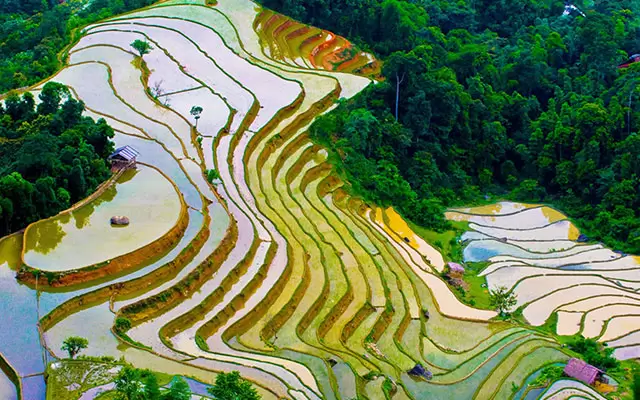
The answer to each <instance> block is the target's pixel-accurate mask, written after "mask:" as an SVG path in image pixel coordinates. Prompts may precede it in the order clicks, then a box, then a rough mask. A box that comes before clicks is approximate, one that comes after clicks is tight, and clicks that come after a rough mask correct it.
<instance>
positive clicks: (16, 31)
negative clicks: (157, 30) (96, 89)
mask: <svg viewBox="0 0 640 400" xmlns="http://www.w3.org/2000/svg"><path fill="white" fill-rule="evenodd" d="M153 2H154V0H117V1H112V0H92V1H88V2H87V1H58V0H4V1H1V2H0V93H4V92H6V91H8V90H9V89H14V88H18V87H24V86H29V85H32V84H34V83H36V82H38V81H40V80H42V79H45V78H47V77H48V76H50V75H52V74H53V73H54V72H56V71H57V70H58V69H59V68H60V60H59V58H58V53H59V52H60V51H61V50H62V49H63V48H64V46H65V45H66V44H68V43H69V42H70V41H71V40H72V39H73V37H75V36H76V35H77V32H74V29H75V28H78V27H81V26H83V25H86V24H89V23H92V22H95V21H98V20H100V19H104V18H107V17H109V16H112V15H114V14H119V13H122V12H125V11H130V10H135V9H137V8H140V7H144V6H147V5H149V4H152V3H153Z"/></svg>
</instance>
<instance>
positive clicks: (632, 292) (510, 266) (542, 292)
mask: <svg viewBox="0 0 640 400" xmlns="http://www.w3.org/2000/svg"><path fill="white" fill-rule="evenodd" d="M447 217H448V218H449V219H452V220H464V221H468V222H470V225H469V226H470V228H471V230H470V231H468V232H466V233H465V234H464V235H463V237H462V239H463V241H464V245H465V248H464V257H465V261H488V262H489V265H488V266H487V267H486V268H485V269H484V270H483V271H482V272H481V273H480V275H481V276H484V277H486V280H487V284H488V287H489V288H490V289H495V288H497V287H500V286H504V287H507V288H508V289H509V290H512V291H514V292H515V293H516V294H517V296H518V303H517V305H516V306H515V307H514V309H516V308H521V309H522V314H523V316H524V318H525V319H526V320H527V321H528V322H529V323H531V324H532V325H534V326H539V325H542V324H544V323H545V322H546V321H547V320H548V319H549V318H551V316H552V315H554V314H555V315H557V325H556V331H557V333H558V334H559V335H574V334H582V335H584V336H585V337H588V338H596V339H598V340H600V341H602V342H605V343H607V344H608V345H609V346H611V347H612V348H614V349H615V351H614V354H615V355H616V356H617V357H618V358H620V359H630V358H637V357H638V356H640V336H638V335H637V331H638V327H640V295H639V294H638V289H640V263H638V259H637V257H634V256H628V255H625V254H621V253H619V252H615V251H613V250H611V249H608V248H605V247H604V246H603V245H601V244H586V243H578V242H577V241H576V239H577V238H578V235H579V232H578V230H577V229H576V228H575V226H574V225H573V224H572V223H571V222H570V221H569V220H567V218H566V217H565V216H563V215H562V214H560V213H559V212H558V211H557V210H553V209H551V208H549V207H546V206H539V205H538V206H536V205H525V204H517V203H500V204H499V205H497V206H496V207H494V208H490V207H478V208H467V209H461V210H451V211H450V212H449V213H447Z"/></svg>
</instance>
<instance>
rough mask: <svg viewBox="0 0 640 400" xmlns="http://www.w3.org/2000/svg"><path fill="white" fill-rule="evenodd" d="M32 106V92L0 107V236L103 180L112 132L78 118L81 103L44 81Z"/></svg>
mask: <svg viewBox="0 0 640 400" xmlns="http://www.w3.org/2000/svg"><path fill="white" fill-rule="evenodd" d="M39 98H40V101H41V102H40V104H38V106H37V107H36V106H35V99H34V97H33V95H32V94H31V93H25V94H24V95H23V96H22V97H19V96H17V95H15V94H12V95H10V96H9V97H7V99H6V100H5V103H4V107H1V106H0V236H3V235H5V234H7V233H10V232H13V231H16V230H19V229H22V228H24V227H25V226H26V225H28V224H29V223H31V222H34V221H37V220H39V219H42V218H46V217H49V216H51V215H54V214H56V213H58V212H60V211H61V210H64V209H65V208H68V207H69V206H70V205H71V204H73V203H74V202H77V201H79V200H81V199H83V198H84V197H86V196H87V194H88V193H90V192H91V191H93V190H95V188H96V187H97V186H98V185H99V184H100V183H102V182H103V181H105V180H106V179H107V178H108V177H109V176H110V175H111V172H110V170H109V166H108V165H107V162H106V158H107V157H108V156H109V154H111V152H113V142H111V138H113V136H114V133H113V130H112V129H111V127H109V125H107V123H106V122H105V121H104V120H103V119H100V120H98V121H97V122H96V121H94V120H93V119H91V118H89V117H84V116H82V112H83V111H84V104H83V103H82V102H79V101H76V100H74V99H73V98H71V97H70V94H69V91H68V89H67V88H66V87H65V86H63V85H60V84H58V83H53V82H50V83H47V84H46V85H45V86H44V87H43V89H42V91H41V93H40V94H39Z"/></svg>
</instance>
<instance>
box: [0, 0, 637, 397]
mask: <svg viewBox="0 0 640 400" xmlns="http://www.w3.org/2000/svg"><path fill="white" fill-rule="evenodd" d="M133 43H145V45H144V46H143V48H140V46H135V48H134V46H132V44H133ZM62 56H63V57H64V60H65V63H64V67H63V68H62V69H61V70H60V71H59V72H57V73H56V74H55V75H53V76H51V77H50V78H49V79H48V80H46V81H44V82H40V83H38V84H36V85H35V86H32V87H29V88H25V89H21V91H20V94H21V95H22V94H23V93H26V92H30V93H32V94H33V95H34V96H35V97H34V98H35V102H36V103H38V102H39V101H40V97H39V94H40V93H43V91H44V90H46V89H45V86H46V85H47V84H48V83H49V82H57V83H60V84H62V85H64V86H66V87H67V88H68V89H69V92H68V96H69V97H70V98H74V99H77V100H80V101H82V102H83V103H84V107H85V109H84V115H85V116H89V117H92V118H94V119H95V120H98V119H104V120H105V121H106V123H108V125H109V126H111V127H112V128H113V130H114V133H115V135H114V137H113V139H112V140H113V142H114V143H115V148H116V149H118V150H117V151H116V152H115V153H114V154H115V155H116V157H115V158H113V161H114V165H117V162H116V161H117V155H118V154H122V153H121V152H122V151H123V150H124V151H134V153H133V154H134V158H133V162H134V163H135V164H136V165H135V166H134V167H133V168H130V167H131V164H127V168H122V169H118V168H115V167H114V171H116V170H117V172H114V174H113V176H112V177H111V178H109V179H108V180H107V181H106V182H105V183H104V184H103V185H102V186H100V187H98V189H97V191H96V192H95V193H94V194H93V195H91V196H90V197H89V198H87V199H85V200H82V201H81V202H80V203H78V204H75V205H73V206H72V207H71V208H70V209H67V210H65V211H62V212H61V213H59V214H57V215H55V216H53V217H51V218H48V219H42V220H40V221H37V222H33V223H31V224H29V225H28V226H26V227H25V229H23V230H20V231H19V232H17V233H14V234H11V235H9V236H6V237H4V238H3V239H0V296H1V297H2V299H1V300H0V315H2V320H3V328H2V329H0V355H1V357H0V366H1V367H2V368H1V370H0V371H2V372H1V373H0V399H2V400H4V399H25V400H30V399H38V400H39V399H45V398H46V399H51V400H57V399H94V398H99V399H112V398H113V399H115V398H119V397H116V387H117V385H118V383H117V382H118V379H119V378H118V377H121V376H122V371H124V370H127V371H129V370H128V369H127V368H128V366H132V367H135V368H137V369H148V370H151V371H153V373H154V374H155V375H154V377H157V379H158V380H159V382H160V386H162V387H167V388H168V387H169V386H170V385H171V382H175V381H176V379H178V378H177V377H185V380H184V382H187V383H188V385H189V387H190V388H191V391H192V393H193V396H194V397H193V398H215V397H214V395H211V394H210V392H208V391H207V389H208V388H211V387H212V385H213V384H214V382H216V378H217V377H219V376H226V375H220V374H222V373H225V374H228V373H231V372H232V371H238V372H239V374H240V376H241V377H242V378H243V379H244V380H246V381H248V382H250V383H251V384H252V385H253V387H254V388H255V389H256V391H257V393H258V395H259V396H260V397H261V398H262V399H296V400H302V399H307V400H313V399H336V400H337V399H345V400H348V399H371V400H378V399H379V400H383V399H393V400H402V399H415V400H422V399H433V400H442V399H478V400H485V399H514V400H524V399H527V400H533V399H554V400H555V399H606V398H610V399H632V398H633V395H632V393H631V389H630V385H631V380H630V377H631V371H632V370H635V368H636V363H635V361H633V360H634V359H637V358H640V293H639V292H638V291H639V290H640V258H638V257H634V256H631V255H627V254H624V253H621V252H615V251H613V250H611V249H609V248H607V247H606V246H605V245H603V244H600V243H594V242H592V241H590V240H587V238H584V235H582V236H581V235H580V232H579V230H578V228H577V227H576V226H575V225H574V224H573V223H572V222H571V221H570V220H569V219H568V218H567V217H566V216H565V215H564V214H562V213H561V212H560V211H557V210H556V209H554V208H550V207H549V206H546V205H542V204H540V205H534V204H523V203H514V202H506V201H505V202H500V203H497V204H492V205H487V206H481V207H476V208H451V209H449V210H448V212H447V213H446V218H447V219H448V220H450V221H452V224H453V226H454V227H455V230H450V231H446V232H444V233H436V232H433V231H429V230H426V229H424V228H421V227H419V226H416V225H414V224H413V223H411V222H409V221H407V220H405V219H404V218H403V217H402V216H401V214H400V213H399V212H397V211H396V210H394V208H392V207H387V206H379V205H376V204H373V203H371V202H367V201H364V200H362V199H361V198H360V197H358V196H356V195H355V194H354V191H352V190H350V188H349V185H347V184H346V183H345V180H344V176H343V174H342V173H339V172H337V170H336V168H334V167H333V165H332V161H331V155H330V153H329V152H328V151H327V149H325V148H323V147H322V146H321V145H320V144H318V143H317V142H314V141H312V139H311V138H310V136H309V127H310V125H311V123H312V122H313V121H314V119H315V118H316V117H318V116H320V115H322V114H325V113H327V112H329V111H331V110H332V109H333V108H334V107H336V104H337V103H338V102H340V101H341V99H349V98H352V97H354V96H355V95H357V94H358V93H360V92H361V91H363V90H365V88H367V87H370V86H375V85H379V84H380V82H381V79H380V73H381V68H382V67H383V65H382V63H381V62H380V61H378V60H376V59H375V58H374V57H373V56H372V55H371V54H369V53H367V52H364V51H361V50H359V49H358V48H356V47H355V46H354V45H353V44H351V43H350V42H349V41H348V40H347V39H345V38H343V37H341V36H338V35H336V34H334V33H331V32H328V31H326V30H323V29H320V28H315V27H312V26H308V25H305V24H303V23H300V22H297V21H295V20H292V19H290V18H288V17H286V16H284V15H281V14H278V13H276V12H274V11H270V10H267V9H262V8H261V7H260V6H258V5H257V4H255V3H253V2H251V1H249V0H218V1H217V2H212V1H205V0H168V1H163V2H160V3H156V4H154V5H151V6H148V7H145V8H142V9H139V10H136V11H133V12H129V13H126V14H123V15H120V16H116V17H111V18H108V19H106V20H102V21H100V22H97V23H93V24H91V25H89V26H86V27H84V28H82V30H81V31H79V34H78V37H77V40H75V41H74V42H73V43H72V44H71V45H70V46H68V47H67V48H66V49H65V50H64V52H63V54H62ZM119 152H120V153H119ZM125 161H127V162H129V161H131V158H130V157H129V158H125ZM112 218H115V220H112ZM120 219H122V221H124V222H122V223H120V222H119V221H120ZM113 222H115V223H113ZM461 264H462V265H461ZM500 290H504V291H505V293H506V295H505V298H507V300H508V299H511V300H513V301H511V302H508V303H509V304H506V305H505V306H504V307H503V309H500V308H496V306H495V298H494V299H493V300H494V301H493V302H492V297H493V294H494V293H496V292H497V291H500ZM511 294H513V295H511ZM496 309H498V310H500V311H501V312H498V311H496ZM509 315H510V317H509ZM579 335H582V336H583V337H584V338H586V339H593V340H592V341H586V342H584V343H587V344H588V345H589V346H595V347H594V348H597V349H599V350H598V351H600V352H601V353H606V355H607V357H608V358H607V357H605V358H606V360H607V362H609V360H610V359H611V357H615V359H617V360H618V361H615V360H614V361H613V362H616V363H619V364H618V366H617V367H616V368H612V372H611V373H609V372H607V379H606V380H603V381H598V382H595V383H594V382H586V383H585V382H582V381H581V380H580V379H579V377H576V376H570V375H569V376H567V374H564V375H563V374H562V368H564V366H565V365H567V363H568V362H569V360H570V359H572V358H585V356H584V354H586V353H585V352H582V351H580V350H579V348H578V347H577V345H575V344H573V343H574V341H575V340H576V338H578V337H579ZM70 337H82V338H85V339H86V340H87V341H88V345H87V346H81V347H86V348H83V349H81V353H80V354H81V355H82V356H83V357H79V358H76V359H75V360H70V359H68V356H67V351H65V350H63V348H66V345H64V343H65V342H66V341H67V339H68V338H70ZM585 346H586V345H585ZM603 349H607V350H603ZM609 349H611V350H609ZM598 354H600V353H598ZM71 355H72V356H73V355H75V354H71ZM72 358H73V357H72ZM586 361H588V362H590V363H595V362H592V361H590V359H589V358H587V359H586ZM595 364H596V366H598V367H599V368H600V366H601V365H599V364H597V363H595ZM554 368H555V369H554ZM558 369H560V372H558ZM602 369H605V368H602ZM601 373H602V371H600V372H599V373H598V374H599V375H601ZM154 379H156V378H154ZM178 380H179V381H180V382H183V380H181V379H178ZM114 382H115V383H114ZM156 383H157V382H156ZM163 390H168V389H163ZM176 398H178V397H176Z"/></svg>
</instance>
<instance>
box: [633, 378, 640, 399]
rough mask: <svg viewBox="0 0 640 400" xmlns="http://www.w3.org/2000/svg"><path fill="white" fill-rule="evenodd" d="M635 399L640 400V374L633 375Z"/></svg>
mask: <svg viewBox="0 0 640 400" xmlns="http://www.w3.org/2000/svg"><path fill="white" fill-rule="evenodd" d="M632 389H633V398H634V399H635V400H640V373H638V372H636V373H635V374H634V375H633V388H632Z"/></svg>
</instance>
